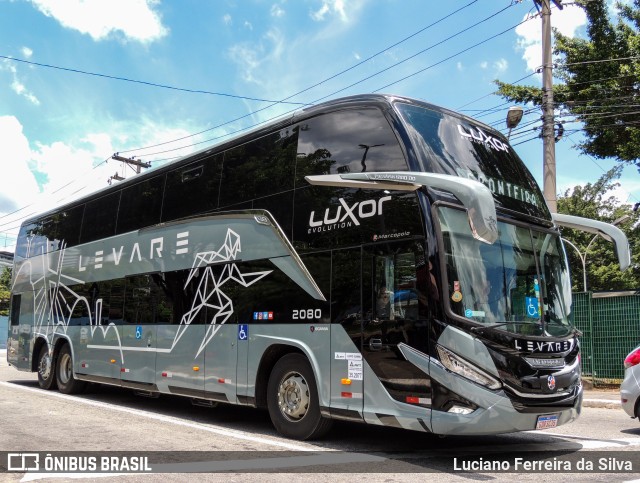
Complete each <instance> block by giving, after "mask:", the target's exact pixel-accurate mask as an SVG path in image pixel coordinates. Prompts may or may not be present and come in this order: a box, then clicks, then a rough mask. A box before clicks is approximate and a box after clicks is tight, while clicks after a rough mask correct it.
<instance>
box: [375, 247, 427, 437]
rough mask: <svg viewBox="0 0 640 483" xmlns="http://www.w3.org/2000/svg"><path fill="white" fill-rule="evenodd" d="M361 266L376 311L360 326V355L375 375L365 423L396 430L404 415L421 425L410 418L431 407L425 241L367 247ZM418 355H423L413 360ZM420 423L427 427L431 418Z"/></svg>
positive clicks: (413, 418)
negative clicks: (366, 277) (382, 425)
mask: <svg viewBox="0 0 640 483" xmlns="http://www.w3.org/2000/svg"><path fill="white" fill-rule="evenodd" d="M362 264H363V294H364V298H367V301H366V302H365V305H366V306H369V307H372V310H371V311H370V312H369V313H368V314H367V315H365V317H364V319H363V324H362V354H363V357H364V360H365V361H366V363H367V365H368V366H369V367H370V368H371V370H372V373H367V372H366V371H365V381H364V390H365V393H364V411H365V419H367V420H368V421H369V422H372V423H377V424H379V423H380V422H382V424H386V425H397V418H398V417H402V416H403V415H405V416H407V417H408V418H409V420H411V421H415V424H418V421H417V419H416V418H415V417H414V416H409V414H412V413H420V414H424V410H423V409H420V408H430V407H431V387H430V380H429V376H428V369H427V367H428V357H427V355H426V354H428V349H427V341H428V333H427V317H426V300H427V297H426V290H427V286H426V284H427V281H428V280H429V277H428V273H427V265H426V263H425V252H424V245H423V243H422V242H421V241H409V242H395V243H377V244H375V245H369V246H367V247H365V248H364V249H363V262H362ZM365 273H367V274H368V275H369V279H368V280H365V278H364V274H365ZM409 348H410V349H411V350H409ZM403 351H404V352H403ZM415 354H418V355H419V356H418V357H417V358H414V357H413V356H414V355H415ZM420 354H422V355H420ZM407 356H409V357H411V359H412V360H413V362H409V360H408V359H407ZM416 361H418V363H420V364H421V365H422V369H420V368H419V367H418V366H417V365H416V364H415V363H414V362H416ZM381 386H382V387H381ZM397 403H402V404H397ZM405 405H411V406H415V407H416V408H415V409H417V411H413V409H412V408H411V407H409V406H405ZM385 418H387V420H383V419H385ZM422 420H423V423H424V424H429V421H430V418H429V417H424V418H422ZM406 424H413V423H406ZM416 429H418V428H416Z"/></svg>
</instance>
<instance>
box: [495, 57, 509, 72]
mask: <svg viewBox="0 0 640 483" xmlns="http://www.w3.org/2000/svg"><path fill="white" fill-rule="evenodd" d="M493 67H494V68H495V69H496V71H498V73H502V72H506V70H507V69H508V68H509V62H507V60H506V59H499V60H496V61H495V62H494V63H493Z"/></svg>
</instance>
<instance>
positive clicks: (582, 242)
mask: <svg viewBox="0 0 640 483" xmlns="http://www.w3.org/2000/svg"><path fill="white" fill-rule="evenodd" d="M622 168H623V166H622V165H619V166H616V167H614V168H612V169H611V170H609V171H608V172H606V173H605V174H603V175H602V176H601V177H600V178H599V179H598V180H597V181H596V182H595V183H593V184H592V183H587V184H586V185H584V186H575V187H574V188H573V189H570V190H567V191H565V193H564V195H563V196H560V197H559V198H558V212H559V213H565V214H568V215H575V216H582V217H585V218H592V219H596V220H601V221H606V222H607V223H612V222H614V221H616V220H619V219H621V218H623V217H626V216H628V218H625V221H624V222H621V223H620V224H619V225H618V227H619V228H620V229H621V230H622V231H624V232H625V234H626V235H627V238H628V239H629V245H630V246H631V267H630V268H628V269H627V270H625V271H624V272H621V271H620V267H619V265H618V259H617V257H616V255H615V253H614V250H613V244H612V243H611V242H609V241H607V240H604V239H603V238H601V237H599V236H595V238H594V235H593V234H592V233H585V232H583V231H579V230H571V229H568V228H563V229H562V237H563V238H565V239H567V240H569V241H570V242H571V243H573V244H574V245H575V246H576V247H577V248H578V250H580V252H581V253H582V254H583V255H584V254H585V252H586V257H587V258H586V260H587V284H588V286H587V289H588V290H591V291H607V290H637V289H640V271H639V270H638V267H639V266H640V226H639V223H638V222H639V220H640V212H634V211H633V210H632V209H631V206H630V205H625V204H621V203H620V202H619V201H618V199H617V198H616V197H615V196H610V195H609V196H608V194H609V192H610V191H611V190H612V189H614V188H616V187H617V186H619V184H618V183H617V182H616V181H615V180H616V179H618V178H620V175H621V172H622ZM565 248H566V251H567V257H568V258H569V265H570V267H571V274H572V277H571V281H572V288H573V290H574V291H576V292H582V291H583V289H584V288H583V283H582V279H583V277H582V274H583V272H582V262H581V261H580V257H579V256H578V253H577V251H576V250H575V249H574V248H573V247H571V246H570V245H569V244H565ZM587 248H588V250H587Z"/></svg>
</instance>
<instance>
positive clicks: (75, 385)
mask: <svg viewBox="0 0 640 483" xmlns="http://www.w3.org/2000/svg"><path fill="white" fill-rule="evenodd" d="M57 361H58V364H57V367H56V380H57V381H58V390H59V391H60V392H61V393H63V394H78V393H80V392H82V391H83V390H84V388H85V386H86V383H85V382H84V381H79V380H77V379H76V378H75V377H74V376H73V356H72V355H71V348H70V347H69V344H64V345H63V346H62V348H61V349H60V353H59V354H58V358H57Z"/></svg>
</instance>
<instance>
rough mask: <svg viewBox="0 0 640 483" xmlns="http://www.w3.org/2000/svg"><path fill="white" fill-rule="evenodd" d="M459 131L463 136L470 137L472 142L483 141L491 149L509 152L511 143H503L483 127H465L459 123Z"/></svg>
mask: <svg viewBox="0 0 640 483" xmlns="http://www.w3.org/2000/svg"><path fill="white" fill-rule="evenodd" d="M458 132H459V133H460V135H461V136H462V137H463V138H467V139H469V140H470V141H471V142H472V143H482V144H484V145H486V146H489V147H490V148H491V149H496V150H498V151H504V152H507V153H508V152H509V145H508V144H505V143H503V142H502V141H500V140H499V139H498V138H495V137H493V136H489V135H488V134H487V133H486V132H484V131H483V130H482V129H480V128H478V127H475V128H466V129H465V128H464V127H463V126H462V125H461V124H458Z"/></svg>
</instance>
